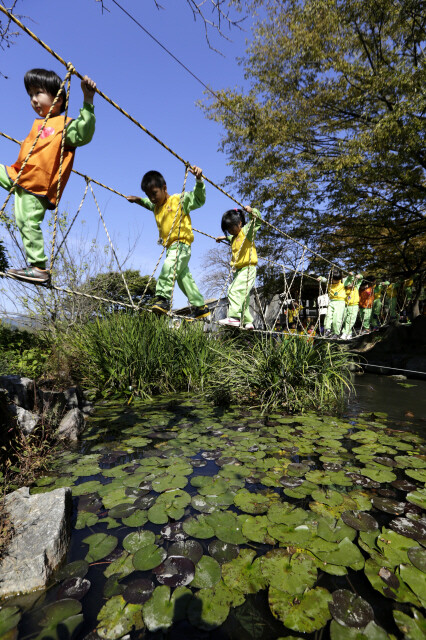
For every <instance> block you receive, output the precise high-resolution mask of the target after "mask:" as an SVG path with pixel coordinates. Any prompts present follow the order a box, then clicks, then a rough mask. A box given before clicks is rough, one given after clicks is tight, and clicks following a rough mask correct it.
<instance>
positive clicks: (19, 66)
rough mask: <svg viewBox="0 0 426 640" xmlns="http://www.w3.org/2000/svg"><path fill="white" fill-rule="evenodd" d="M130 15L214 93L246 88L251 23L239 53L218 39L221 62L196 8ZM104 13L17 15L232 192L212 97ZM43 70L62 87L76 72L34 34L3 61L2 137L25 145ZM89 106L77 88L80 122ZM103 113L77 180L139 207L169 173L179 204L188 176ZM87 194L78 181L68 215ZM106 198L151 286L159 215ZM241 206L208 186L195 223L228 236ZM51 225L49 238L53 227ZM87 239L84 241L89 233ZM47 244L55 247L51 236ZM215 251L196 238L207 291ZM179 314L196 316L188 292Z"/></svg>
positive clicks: (107, 110)
mask: <svg viewBox="0 0 426 640" xmlns="http://www.w3.org/2000/svg"><path fill="white" fill-rule="evenodd" d="M4 4H5V5H6V6H7V5H9V4H10V3H7V2H6V3H4ZM120 4H122V6H123V7H125V9H126V10H127V11H129V12H130V13H131V14H132V15H134V17H135V18H136V19H137V20H139V21H140V22H141V23H142V24H143V25H144V26H145V27H146V28H147V29H148V30H150V31H151V32H152V34H153V35H154V36H155V37H156V38H158V39H159V40H160V41H161V42H162V43H163V44H164V45H165V46H166V47H167V48H169V49H170V50H171V51H172V52H173V53H174V54H175V55H176V56H177V57H178V58H179V59H181V60H182V62H184V63H185V64H186V65H187V66H188V67H189V68H190V69H191V70H192V71H193V73H195V74H196V75H197V76H199V77H200V78H201V79H202V80H203V81H204V82H205V83H206V84H209V85H210V86H211V87H212V88H213V89H216V90H217V89H220V88H223V87H236V86H238V87H241V86H243V84H244V80H243V69H242V67H240V66H239V65H238V63H237V61H236V57H237V56H241V55H242V54H243V53H244V50H245V40H246V38H247V37H249V36H250V32H249V28H250V26H251V25H250V21H246V23H245V31H239V30H238V29H233V30H231V31H229V30H228V29H227V27H226V26H225V25H224V30H225V31H226V33H227V35H229V37H230V38H231V40H232V41H231V42H228V41H227V40H224V39H222V38H219V37H218V36H217V35H215V34H214V32H211V39H212V42H213V44H214V46H215V47H217V48H218V49H220V50H221V52H222V53H223V56H220V55H218V54H217V53H215V52H214V51H212V50H211V49H209V47H208V44H207V42H206V39H205V34H204V26H203V24H202V23H201V21H200V20H197V21H195V22H194V20H193V16H192V12H191V10H190V9H189V7H188V5H187V3H186V0H162V2H161V4H162V5H163V7H164V9H163V10H158V9H157V8H156V6H155V2H154V0H144V1H143V2H140V1H135V0H120ZM104 6H105V7H106V8H108V9H109V12H108V11H104V12H103V13H102V11H101V4H100V3H99V2H95V0H73V2H72V3H71V2H64V1H61V0H59V1H58V0H56V1H53V0H31V2H26V1H24V0H18V3H17V5H16V7H15V13H17V14H21V15H24V16H26V17H24V18H23V22H24V23H25V24H26V25H27V26H28V27H29V28H30V29H31V30H32V31H34V33H36V34H37V35H38V36H39V38H41V39H42V40H44V41H45V42H46V43H47V44H48V45H49V46H51V47H52V49H54V50H55V51H57V52H58V53H59V54H60V55H61V56H62V58H64V59H65V60H67V61H70V62H72V63H73V65H74V67H75V68H76V69H77V71H79V72H80V73H82V74H87V75H89V76H90V77H92V78H93V79H94V80H95V81H96V82H97V85H98V87H99V89H100V90H102V91H103V92H104V93H105V94H107V95H108V96H109V97H110V98H112V99H113V100H114V101H115V102H117V103H118V104H119V105H120V106H121V107H123V108H124V109H125V110H126V111H128V112H129V113H130V114H131V115H132V116H133V117H135V118H136V119H137V120H139V121H140V122H141V123H142V124H143V125H144V126H145V127H147V128H148V129H149V130H150V131H152V132H153V133H154V134H155V135H156V136H157V137H159V138H160V139H161V140H163V141H164V142H165V143H166V144H167V145H168V146H169V147H171V148H172V149H173V150H175V151H176V152H177V153H178V154H179V155H180V156H181V157H183V158H185V159H186V160H188V161H189V162H190V163H191V164H198V165H199V166H201V167H202V168H203V171H204V173H205V175H206V176H208V177H209V178H210V179H212V180H213V181H214V182H216V183H220V182H221V181H222V180H223V179H224V178H225V176H226V175H227V173H228V172H229V170H228V167H227V164H226V157H225V156H224V155H223V154H222V153H220V152H218V145H219V142H220V137H221V127H220V125H218V124H216V123H213V122H210V121H209V120H207V119H206V118H205V116H204V114H203V112H202V111H201V109H200V108H198V107H197V106H196V101H197V100H199V99H201V98H202V96H203V88H202V86H201V85H200V84H199V83H197V82H196V81H195V80H194V79H193V78H192V77H191V76H190V75H189V74H187V73H186V72H185V71H184V70H183V69H182V68H181V67H180V66H179V65H178V64H177V63H176V62H175V61H174V60H172V59H171V58H170V57H169V56H168V55H167V54H166V53H165V52H164V51H163V50H162V49H161V48H160V47H158V45H157V44H155V43H154V42H153V41H152V40H151V39H150V38H149V37H148V36H147V35H145V34H144V33H143V31H142V30H141V29H140V28H139V27H138V26H137V25H136V24H134V23H133V22H132V21H131V20H130V19H129V18H128V17H127V16H126V15H125V14H123V13H122V12H121V11H120V9H119V8H118V7H117V6H115V5H114V4H113V3H112V2H111V1H110V0H104ZM33 67H44V68H47V69H53V70H55V71H56V72H57V73H58V74H59V75H60V76H61V77H63V76H64V75H65V72H66V71H65V67H63V66H62V65H61V64H60V63H59V62H57V61H56V60H55V59H54V58H53V57H52V56H51V55H50V54H49V53H48V52H47V51H45V50H44V49H43V48H42V47H41V46H40V45H39V44H37V43H36V42H35V41H34V40H33V39H32V38H30V37H29V36H28V35H27V34H25V33H22V34H21V35H19V37H18V38H17V39H16V41H15V44H14V45H13V46H12V47H10V48H8V49H5V50H2V51H1V56H0V71H1V72H2V73H3V74H4V75H5V76H7V79H6V78H4V77H0V94H1V96H2V99H1V101H0V118H1V125H0V130H1V131H3V132H5V133H7V134H9V135H11V136H12V137H15V138H17V139H23V138H25V136H26V135H27V133H28V132H29V130H30V127H31V124H32V122H33V120H34V118H35V114H34V112H33V110H32V108H31V106H30V102H29V98H28V96H27V94H26V92H25V88H24V84H23V76H24V74H25V72H26V71H27V70H28V69H30V68H33ZM81 103H82V93H81V89H80V81H79V80H78V78H76V77H75V76H74V77H73V79H72V83H71V99H70V108H69V115H71V116H73V117H75V116H76V115H78V110H79V108H80V106H81ZM95 113H96V118H97V125H96V133H95V137H94V138H93V141H92V142H91V143H90V144H89V145H87V146H86V147H83V148H80V149H78V150H77V154H76V159H75V162H74V168H75V169H77V170H79V171H81V172H82V173H84V174H87V175H89V176H91V177H93V178H95V179H97V180H99V181H100V182H103V183H105V184H108V185H110V186H112V187H113V188H115V189H117V190H118V191H120V192H122V193H125V194H135V195H139V194H140V193H141V192H140V180H141V177H142V175H143V174H144V173H145V171H147V170H149V169H157V170H159V171H161V172H162V173H163V174H164V176H165V177H166V180H167V185H168V190H169V193H175V192H180V190H181V187H182V183H183V177H184V166H183V164H181V163H180V162H179V161H178V160H176V159H175V158H174V157H173V156H172V155H171V154H169V153H168V152H167V151H166V150H165V149H163V148H162V147H161V146H160V145H158V144H157V143H156V142H155V141H153V140H152V139H151V138H150V137H149V136H148V135H147V134H145V133H144V132H143V131H141V130H140V129H138V128H137V127H136V126H135V125H134V124H132V123H131V122H130V121H129V120H128V119H127V118H125V117H124V116H123V115H121V114H120V113H119V112H118V111H117V110H116V109H114V107H112V106H111V105H109V104H108V103H107V102H106V101H105V100H103V99H102V98H101V97H100V96H99V95H96V96H95ZM17 154H18V147H17V145H16V144H14V143H12V142H10V141H8V140H6V139H5V138H3V137H0V163H2V164H11V163H13V162H14V161H15V160H16V157H17ZM84 185H85V183H84V180H83V179H82V178H80V177H78V176H75V175H73V176H71V178H70V180H69V182H68V185H67V188H66V190H65V192H64V195H63V197H62V200H61V207H62V209H67V210H68V211H69V212H70V213H71V214H72V215H73V214H74V213H75V211H76V210H77V207H78V204H79V202H80V200H81V197H82V194H83V190H84ZM193 185H194V178H193V177H192V176H190V177H189V179H188V183H187V188H192V187H193ZM95 193H96V197H97V199H98V202H99V204H100V207H101V210H102V212H103V214H104V216H105V220H106V224H107V226H108V229H109V231H110V233H111V235H112V236H113V238H114V241H115V244H116V246H117V247H118V252H119V255H120V257H122V256H123V255H125V253H126V249H127V247H128V239H129V238H130V239H131V238H132V237H134V236H135V235H140V237H139V240H138V243H137V246H136V250H135V251H134V253H133V255H132V257H131V259H130V261H129V263H128V265H127V266H128V267H131V268H136V269H139V270H140V271H141V273H142V274H145V273H151V271H152V270H153V267H154V265H155V263H156V261H157V258H158V256H159V253H160V251H161V247H159V245H158V244H157V238H158V232H157V228H156V225H155V221H154V217H153V215H152V214H151V213H150V212H148V211H145V210H144V209H143V208H141V207H139V206H137V205H134V204H133V205H132V204H130V203H128V202H127V201H126V200H124V199H123V198H120V197H118V196H115V195H114V194H111V193H110V192H108V191H106V190H104V189H102V188H100V187H96V186H95ZM235 195H237V194H235ZM3 196H4V197H6V192H3V190H1V194H0V198H1V203H3V201H4V197H3ZM86 200H87V204H85V205H84V206H83V209H82V212H81V214H80V216H81V217H82V219H84V220H85V221H86V224H85V227H84V228H85V230H87V241H88V242H90V241H91V239H92V237H94V236H95V234H96V231H97V228H98V221H99V216H98V213H97V211H96V208H95V207H94V204H93V199H92V198H91V197H90V198H89V197H88V198H87V199H86ZM247 204H250V203H247ZM233 206H235V205H234V204H233V203H232V201H231V200H229V199H228V198H226V197H225V196H223V195H222V194H220V192H218V191H217V190H216V189H214V187H211V186H210V185H207V202H206V204H205V205H204V207H202V208H201V209H199V210H197V211H195V212H193V213H192V215H191V218H192V222H193V225H194V226H195V227H197V228H199V229H201V230H203V231H205V232H207V233H210V234H212V235H219V234H221V230H220V220H221V216H222V213H223V212H224V211H225V210H226V209H228V208H230V207H233ZM46 218H47V215H46ZM44 224H45V228H46V220H45V223H44ZM77 233H78V237H80V230H78V231H77ZM99 240H100V241H101V242H104V237H103V236H99ZM45 241H46V245H47V246H48V244H49V242H50V236H49V232H48V231H47V230H46V232H45ZM74 241H77V235H75V236H74ZM71 242H72V239H71ZM105 242H106V238H105ZM213 246H216V245H215V243H214V241H212V240H210V239H208V238H204V237H203V236H201V235H199V234H195V241H194V243H193V245H192V247H193V249H192V258H191V263H190V267H191V270H192V272H193V275H194V277H195V279H196V280H197V281H199V280H200V277H201V275H202V272H203V257H204V256H205V253H206V252H207V251H208V250H209V249H210V248H211V247H213ZM12 266H22V265H12ZM157 275H158V271H157ZM175 302H176V304H177V305H180V304H184V303H185V298H184V296H183V294H181V293H180V292H179V293H178V292H177V291H176V294H175Z"/></svg>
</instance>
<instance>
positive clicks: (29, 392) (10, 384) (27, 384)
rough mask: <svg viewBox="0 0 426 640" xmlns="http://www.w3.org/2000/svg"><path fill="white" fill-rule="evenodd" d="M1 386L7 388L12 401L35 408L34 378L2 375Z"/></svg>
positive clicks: (24, 406) (21, 405)
mask: <svg viewBox="0 0 426 640" xmlns="http://www.w3.org/2000/svg"><path fill="white" fill-rule="evenodd" d="M0 387H3V388H4V389H6V391H7V392H8V393H9V397H10V399H11V401H12V402H14V403H15V404H17V405H19V406H20V407H23V408H24V409H30V410H31V409H33V407H34V380H30V378H21V376H12V375H10V376H0Z"/></svg>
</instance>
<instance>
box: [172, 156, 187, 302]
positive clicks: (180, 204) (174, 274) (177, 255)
mask: <svg viewBox="0 0 426 640" xmlns="http://www.w3.org/2000/svg"><path fill="white" fill-rule="evenodd" d="M188 171H189V164H186V165H185V176H184V179H183V186H182V191H181V193H180V198H179V207H178V209H177V211H176V215H175V218H174V220H173V224H172V229H173V227H174V225H175V220H176V216H177V214H178V212H179V211H180V214H179V227H178V239H177V241H176V242H177V247H176V260H175V264H174V268H173V282H172V295H171V296H170V311H169V314H170V313H171V310H172V306H173V294H174V291H175V283H176V272H177V263H178V260H179V247H180V228H181V226H182V218H183V214H184V211H183V199H184V197H185V189H186V180H187V178H188ZM172 229H170V233H171V232H172ZM169 237H170V234H169Z"/></svg>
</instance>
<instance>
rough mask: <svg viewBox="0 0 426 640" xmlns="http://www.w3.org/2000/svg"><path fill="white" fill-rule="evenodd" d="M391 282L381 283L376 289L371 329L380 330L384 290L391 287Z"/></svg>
mask: <svg viewBox="0 0 426 640" xmlns="http://www.w3.org/2000/svg"><path fill="white" fill-rule="evenodd" d="M389 284H390V282H389V281H388V280H386V281H385V282H379V284H376V286H375V287H374V301H373V307H372V315H371V328H372V329H378V327H379V326H380V312H381V310H382V289H383V287H387V286H389Z"/></svg>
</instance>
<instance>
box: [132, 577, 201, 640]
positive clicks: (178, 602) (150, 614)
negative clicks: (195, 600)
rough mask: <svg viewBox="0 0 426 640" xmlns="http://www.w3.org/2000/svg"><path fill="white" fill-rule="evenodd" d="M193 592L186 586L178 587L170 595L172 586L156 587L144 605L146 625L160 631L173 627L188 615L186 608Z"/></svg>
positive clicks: (150, 628) (152, 629)
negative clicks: (174, 623)
mask: <svg viewBox="0 0 426 640" xmlns="http://www.w3.org/2000/svg"><path fill="white" fill-rule="evenodd" d="M191 598H192V594H191V591H190V590H189V589H187V588H186V587H177V588H176V589H175V590H174V591H173V594H172V595H171V596H170V587H168V586H167V585H161V586H160V587H156V589H155V590H154V593H153V594H152V596H151V598H150V599H149V600H148V601H147V602H145V604H144V605H143V606H142V613H143V619H144V622H145V625H146V626H147V628H148V629H149V630H150V631H160V630H165V629H168V628H169V627H171V625H172V624H173V622H178V621H179V620H182V619H184V618H185V617H186V610H187V608H188V604H189V602H190V601H191Z"/></svg>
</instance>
